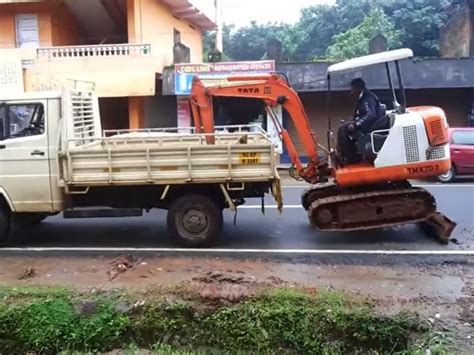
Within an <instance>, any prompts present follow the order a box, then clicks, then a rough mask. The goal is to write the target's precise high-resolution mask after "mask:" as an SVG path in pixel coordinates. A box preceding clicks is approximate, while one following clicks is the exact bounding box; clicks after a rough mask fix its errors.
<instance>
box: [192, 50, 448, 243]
mask: <svg viewBox="0 0 474 355" xmlns="http://www.w3.org/2000/svg"><path fill="white" fill-rule="evenodd" d="M411 56H413V53H412V51H411V50H410V49H401V50H395V51H388V52H383V53H377V54H373V55H369V56H365V57H360V58H355V59H351V60H348V61H346V62H342V63H338V64H335V65H332V66H330V67H329V69H328V73H327V74H328V75H327V80H328V88H329V92H330V90H331V89H330V88H331V77H332V76H333V75H336V74H338V73H346V72H350V71H352V70H356V69H359V68H362V67H366V66H369V65H378V64H385V67H386V72H387V77H388V84H389V87H390V90H391V93H392V100H393V110H390V111H387V110H386V108H385V107H381V111H382V112H383V114H382V115H381V117H380V118H379V119H378V120H377V121H376V122H375V123H374V124H373V127H372V128H371V129H370V133H369V134H367V135H365V136H364V137H362V138H360V139H359V140H358V141H357V142H354V144H355V146H356V147H357V151H358V152H359V154H360V155H361V156H362V157H364V159H363V162H362V163H356V164H352V165H346V166H341V165H340V164H339V159H337V156H338V155H337V152H336V151H335V149H333V148H331V146H334V144H331V143H332V138H331V137H332V132H328V137H329V138H328V146H327V147H323V146H321V145H319V144H317V142H316V140H315V137H314V134H313V132H312V130H311V126H310V123H309V120H308V117H307V115H306V112H305V110H304V107H303V104H302V102H301V100H300V98H299V96H298V94H297V93H296V92H295V91H294V90H293V89H292V88H291V87H290V85H289V82H288V80H287V78H286V77H285V76H284V75H282V74H277V73H273V74H268V75H249V76H235V77H229V78H228V79H227V80H225V82H220V83H219V84H218V85H215V84H212V83H206V82H204V80H201V79H199V77H195V78H194V80H193V84H192V91H191V107H192V113H193V119H194V124H195V127H196V131H197V132H198V133H205V134H207V143H208V144H214V139H213V136H212V134H213V133H214V132H215V125H214V108H213V98H214V97H238V98H253V99H261V100H263V102H264V103H265V107H266V111H267V114H268V115H269V117H270V118H271V119H272V121H273V124H274V125H275V127H276V128H277V131H278V133H279V136H280V138H281V139H282V141H283V143H284V144H285V146H286V148H287V151H288V154H289V156H290V158H291V161H292V163H293V169H292V171H294V172H295V174H294V175H295V177H297V178H299V179H303V180H305V181H306V182H308V183H309V184H311V185H310V186H309V188H308V189H307V190H306V191H305V192H304V193H303V195H302V205H303V207H304V208H305V209H306V210H307V211H308V215H309V218H310V221H311V223H312V224H313V225H314V226H315V227H316V228H317V229H318V230H320V231H355V230H368V229H374V228H383V227H391V226H398V225H403V224H408V223H418V224H419V225H420V226H422V227H423V229H424V230H426V231H428V232H430V233H431V234H434V235H435V236H436V237H438V238H439V239H440V240H441V241H444V242H447V241H448V240H449V236H450V234H451V233H452V231H453V229H454V228H455V226H456V224H455V223H454V222H452V221H451V220H449V219H448V218H447V217H445V216H444V215H442V214H441V213H438V212H437V211H436V202H435V199H434V197H433V196H432V195H431V194H430V193H429V192H428V191H426V190H425V189H422V188H419V187H414V186H412V185H411V184H410V182H409V180H411V179H426V178H431V177H434V176H437V175H440V174H443V173H445V172H446V171H448V170H449V169H450V166H451V159H450V151H449V144H448V124H447V120H446V116H445V113H444V112H443V110H442V109H440V108H437V107H431V106H423V107H412V108H407V107H406V99H405V91H404V87H403V80H402V76H401V70H400V64H399V61H400V60H402V59H406V58H409V57H411ZM393 64H394V65H395V69H396V74H397V76H398V80H397V82H398V84H399V88H398V90H397V89H395V87H394V81H393V79H392V72H393V67H392V65H393ZM397 91H398V93H397ZM397 94H398V95H397ZM399 97H401V100H400V101H401V102H400V103H399V102H398V101H399V99H398V98H399ZM278 106H281V107H282V108H283V109H284V110H285V111H286V112H287V113H288V116H289V117H290V118H291V120H292V121H293V124H294V126H295V128H296V131H297V134H298V137H299V140H300V142H301V143H302V145H303V147H304V151H305V154H306V156H307V158H308V163H307V164H306V165H304V164H303V163H302V161H301V159H300V156H299V154H298V151H297V149H296V147H295V143H294V141H293V139H292V138H291V136H290V134H289V133H288V131H287V130H286V129H285V128H284V127H283V125H282V124H281V123H280V121H279V120H278V119H277V117H276V108H277V107H278ZM329 123H331V118H329ZM329 127H330V126H329ZM330 129H331V128H330ZM318 148H320V149H319V150H323V151H324V152H325V153H324V155H323V156H320V155H319V154H318Z"/></svg>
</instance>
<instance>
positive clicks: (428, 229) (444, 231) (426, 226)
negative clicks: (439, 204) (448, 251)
mask: <svg viewBox="0 0 474 355" xmlns="http://www.w3.org/2000/svg"><path fill="white" fill-rule="evenodd" d="M456 225H457V224H456V223H455V222H453V221H451V220H450V219H449V218H448V217H446V216H445V215H443V214H441V213H439V212H434V213H431V214H430V215H429V216H428V217H427V218H426V220H425V221H423V222H420V224H419V226H420V228H421V229H422V230H423V232H425V233H426V234H427V235H428V236H430V237H434V238H436V239H438V240H439V241H440V242H442V243H444V244H447V243H449V237H450V236H451V233H452V232H453V230H454V228H456Z"/></svg>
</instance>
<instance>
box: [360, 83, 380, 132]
mask: <svg viewBox="0 0 474 355" xmlns="http://www.w3.org/2000/svg"><path fill="white" fill-rule="evenodd" d="M378 118H380V101H379V99H378V97H377V96H376V95H375V94H374V93H373V92H371V91H370V90H367V89H365V90H364V91H363V92H362V96H361V97H360V99H359V102H358V104H357V108H356V111H355V113H354V121H355V128H356V131H357V132H359V133H363V134H366V133H369V130H370V127H371V126H372V125H373V124H374V122H375V121H377V119H378Z"/></svg>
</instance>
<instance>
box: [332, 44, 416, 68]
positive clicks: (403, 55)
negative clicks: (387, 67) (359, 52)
mask: <svg viewBox="0 0 474 355" xmlns="http://www.w3.org/2000/svg"><path fill="white" fill-rule="evenodd" d="M411 57H413V51H412V50H411V49H408V48H403V49H397V50H393V51H388V52H381V53H375V54H370V55H366V56H364V57H358V58H353V59H349V60H346V61H344V62H341V63H337V64H333V65H331V66H330V67H329V68H328V74H333V73H341V72H347V71H353V70H356V69H359V68H363V67H367V66H369V65H375V64H382V63H390V62H395V61H398V60H402V59H407V58H411Z"/></svg>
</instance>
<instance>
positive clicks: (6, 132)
mask: <svg viewBox="0 0 474 355" xmlns="http://www.w3.org/2000/svg"><path fill="white" fill-rule="evenodd" d="M0 130H1V135H0V138H1V139H8V138H19V137H27V136H34V135H40V134H43V133H44V108H43V105H41V104H14V105H6V106H3V109H1V110H0Z"/></svg>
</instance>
